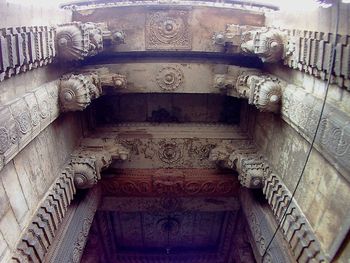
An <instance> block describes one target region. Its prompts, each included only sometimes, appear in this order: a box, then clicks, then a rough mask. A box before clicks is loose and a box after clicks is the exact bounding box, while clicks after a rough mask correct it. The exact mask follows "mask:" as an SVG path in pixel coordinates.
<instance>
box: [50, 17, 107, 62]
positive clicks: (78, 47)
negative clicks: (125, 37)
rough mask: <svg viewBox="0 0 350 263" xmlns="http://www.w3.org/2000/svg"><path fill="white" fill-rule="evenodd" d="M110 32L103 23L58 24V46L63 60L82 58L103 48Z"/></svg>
mask: <svg viewBox="0 0 350 263" xmlns="http://www.w3.org/2000/svg"><path fill="white" fill-rule="evenodd" d="M109 35H110V32H109V31H108V30H107V28H106V26H105V25H104V24H101V23H90V22H89V23H81V22H72V23H67V24H63V25H60V26H58V28H57V35H56V47H57V53H58V57H59V58H60V59H62V60H68V61H70V60H82V59H84V58H85V57H90V56H94V55H96V54H97V53H98V52H100V51H102V50H103V39H104V37H108V36H109Z"/></svg>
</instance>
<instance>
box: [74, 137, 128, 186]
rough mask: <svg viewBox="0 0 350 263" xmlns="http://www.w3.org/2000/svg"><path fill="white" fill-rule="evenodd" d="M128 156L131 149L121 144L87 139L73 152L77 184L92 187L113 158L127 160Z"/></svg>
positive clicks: (75, 181)
mask: <svg viewBox="0 0 350 263" xmlns="http://www.w3.org/2000/svg"><path fill="white" fill-rule="evenodd" d="M128 156H129V151H128V150H127V149H126V148H124V147H123V146H122V145H120V144H114V143H104V142H102V141H100V140H89V139H85V140H84V141H83V142H82V145H81V146H80V147H79V149H77V150H76V151H75V152H74V153H73V154H72V159H71V164H72V166H73V169H74V183H75V186H76V187H77V188H80V189H85V188H91V187H92V186H94V185H95V184H97V182H98V181H99V180H100V179H101V170H103V169H105V168H107V167H109V166H110V164H111V163H112V160H117V159H119V160H122V161H125V160H126V159H127V158H128Z"/></svg>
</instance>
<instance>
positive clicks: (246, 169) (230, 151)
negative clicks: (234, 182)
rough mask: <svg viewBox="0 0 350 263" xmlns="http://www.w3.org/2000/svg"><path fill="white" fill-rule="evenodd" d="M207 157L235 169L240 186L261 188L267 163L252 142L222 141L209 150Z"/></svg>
mask: <svg viewBox="0 0 350 263" xmlns="http://www.w3.org/2000/svg"><path fill="white" fill-rule="evenodd" d="M209 158H210V160H211V161H215V162H217V163H218V164H219V165H221V166H223V167H226V168H229V169H235V170H236V171H237V172H238V174H239V175H238V179H239V181H240V183H241V185H242V186H244V187H247V188H262V186H263V181H264V178H265V176H266V170H267V165H266V164H265V163H264V160H263V158H262V156H261V155H259V154H258V153H257V150H256V148H255V147H254V145H253V144H252V143H248V144H246V145H239V144H235V143H233V142H229V141H226V142H225V141H224V142H223V143H221V144H220V145H218V146H217V147H216V148H214V149H213V150H211V152H210V155H209Z"/></svg>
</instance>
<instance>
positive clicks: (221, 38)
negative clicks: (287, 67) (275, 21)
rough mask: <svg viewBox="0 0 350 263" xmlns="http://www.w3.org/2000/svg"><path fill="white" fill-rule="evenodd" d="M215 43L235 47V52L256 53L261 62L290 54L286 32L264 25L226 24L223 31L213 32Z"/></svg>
mask: <svg viewBox="0 0 350 263" xmlns="http://www.w3.org/2000/svg"><path fill="white" fill-rule="evenodd" d="M213 40H214V43H215V44H217V45H224V46H231V47H236V50H233V51H235V52H243V53H246V54H251V55H256V56H258V57H260V58H261V60H262V61H263V62H278V61H280V60H282V59H283V58H285V57H286V56H287V55H289V54H290V52H289V48H290V46H289V45H288V38H287V34H286V33H285V32H283V31H282V30H278V29H270V28H266V27H260V28H259V27H249V26H239V25H226V30H225V32H219V33H215V34H214V36H213Z"/></svg>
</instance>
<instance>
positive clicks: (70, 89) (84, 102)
mask: <svg viewBox="0 0 350 263" xmlns="http://www.w3.org/2000/svg"><path fill="white" fill-rule="evenodd" d="M101 93H102V90H101V84H100V81H99V78H98V77H97V75H96V74H87V75H82V74H80V75H73V74H72V75H66V76H63V77H62V78H61V82H60V92H59V98H60V106H61V110H62V111H82V110H84V109H85V108H86V107H87V106H88V105H89V104H90V103H91V101H92V100H93V99H96V98H98V97H99V96H100V95H101Z"/></svg>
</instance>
